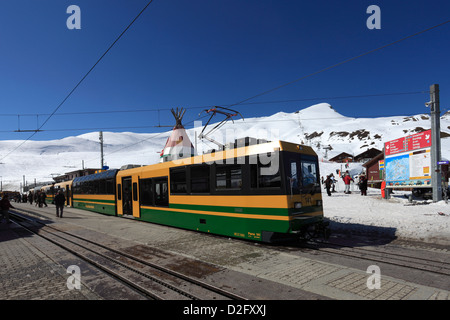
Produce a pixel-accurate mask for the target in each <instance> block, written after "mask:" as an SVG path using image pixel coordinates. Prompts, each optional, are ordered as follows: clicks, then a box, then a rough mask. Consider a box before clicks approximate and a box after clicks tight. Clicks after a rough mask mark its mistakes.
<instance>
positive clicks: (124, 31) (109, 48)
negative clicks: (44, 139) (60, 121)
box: [0, 0, 153, 161]
mask: <svg viewBox="0 0 450 320" xmlns="http://www.w3.org/2000/svg"><path fill="white" fill-rule="evenodd" d="M152 2H153V0H150V1H149V2H148V3H147V4H146V6H145V7H144V8H143V9H142V10H141V11H140V12H139V13H138V15H137V16H136V17H135V18H134V19H133V21H131V22H130V24H129V25H128V26H127V27H126V28H125V29H124V30H123V31H122V33H121V34H120V35H119V36H118V37H117V38H116V40H114V42H113V43H112V44H111V45H110V46H109V47H108V49H106V51H105V52H104V53H103V54H102V55H101V57H100V58H98V60H97V61H96V62H95V63H94V65H93V66H92V67H91V68H90V69H89V71H88V72H87V73H86V74H85V75H84V76H83V77H82V78H81V80H80V81H78V83H77V84H76V85H75V87H73V89H72V90H71V91H70V92H69V93H68V94H67V95H66V97H65V98H64V99H63V100H62V101H61V102H60V103H59V105H58V106H57V107H56V108H55V110H53V112H52V113H51V114H50V115H49V116H48V118H47V119H46V120H45V121H44V122H43V123H42V125H41V126H40V127H39V128H38V129H37V130H36V131H34V132H33V133H32V134H31V135H30V136H29V137H28V138H27V139H26V140H24V141H23V142H22V143H21V144H20V145H18V146H17V147H16V148H14V149H13V150H12V151H10V152H9V153H8V154H6V155H5V156H4V157H3V158H1V159H0V161H1V160H3V159H5V158H6V157H8V156H9V155H10V154H11V153H13V152H14V151H16V150H17V149H19V148H20V147H21V146H22V145H23V144H24V143H25V142H27V141H28V140H30V139H31V138H32V137H33V136H34V135H35V134H36V133H37V132H39V131H41V129H42V128H43V127H44V126H45V124H46V123H47V122H48V121H49V120H50V119H51V118H52V117H53V115H54V114H55V113H56V112H57V111H58V110H59V108H61V107H62V105H63V104H64V103H65V102H66V101H67V99H69V97H70V96H71V95H72V94H73V93H74V92H75V90H76V89H77V88H78V87H79V86H80V84H81V83H82V82H83V81H84V80H85V79H86V78H87V77H88V76H89V74H90V73H91V72H92V70H94V69H95V67H96V66H97V65H98V64H99V63H100V61H101V60H102V59H103V57H105V56H106V55H107V54H108V52H109V51H110V50H111V49H112V48H113V47H114V45H115V44H116V43H117V42H118V41H119V40H120V38H122V36H123V35H124V34H125V33H126V32H127V31H128V29H130V27H131V26H132V25H133V24H134V22H135V21H136V20H137V19H138V18H139V17H140V16H141V15H142V13H143V12H144V11H145V10H146V9H147V7H148V6H149V5H150V4H151V3H152Z"/></svg>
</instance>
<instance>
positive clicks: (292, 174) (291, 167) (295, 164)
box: [285, 155, 302, 194]
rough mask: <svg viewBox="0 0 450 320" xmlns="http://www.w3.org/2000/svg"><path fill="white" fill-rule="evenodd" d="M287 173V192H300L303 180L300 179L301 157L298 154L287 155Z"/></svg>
mask: <svg viewBox="0 0 450 320" xmlns="http://www.w3.org/2000/svg"><path fill="white" fill-rule="evenodd" d="M285 168H286V169H285V174H286V180H287V188H288V190H287V193H288V194H299V193H300V188H301V183H302V181H301V180H299V178H300V174H301V167H300V159H299V156H298V155H294V156H293V157H287V159H286V166H285Z"/></svg>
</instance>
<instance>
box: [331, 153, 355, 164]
mask: <svg viewBox="0 0 450 320" xmlns="http://www.w3.org/2000/svg"><path fill="white" fill-rule="evenodd" d="M330 161H333V162H339V163H345V162H353V155H351V154H348V153H347V152H341V153H339V154H338V155H337V156H335V157H333V158H331V159H330Z"/></svg>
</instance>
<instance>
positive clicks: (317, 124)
mask: <svg viewBox="0 0 450 320" xmlns="http://www.w3.org/2000/svg"><path fill="white" fill-rule="evenodd" d="M214 125H215V124H211V125H210V126H211V128H212V127H213V126H214ZM430 126H431V123H430V116H429V115H428V114H419V115H414V116H394V117H379V118H352V117H347V116H343V115H341V114H340V113H339V112H338V111H337V110H335V109H334V108H333V107H332V106H331V105H330V104H328V103H320V104H316V105H312V106H310V107H307V108H304V109H301V110H298V111H295V112H291V113H285V112H277V113H274V114H273V115H271V116H268V117H258V118H246V119H245V120H242V119H240V120H235V121H234V123H233V122H230V121H229V122H227V123H226V124H225V125H224V126H223V127H222V128H221V131H219V132H218V133H217V134H216V136H214V139H215V140H217V141H220V142H221V143H223V144H226V143H228V142H231V141H234V139H238V138H242V137H245V136H250V137H256V138H262V139H267V140H277V139H279V140H284V141H289V142H292V143H301V144H305V145H309V146H311V147H312V148H313V149H314V150H315V151H316V152H317V154H318V155H319V157H320V158H321V159H324V160H326V159H330V158H332V157H333V156H335V155H337V154H338V153H341V152H347V153H349V154H353V155H354V156H356V155H358V154H360V153H362V152H364V151H366V150H367V149H370V148H377V149H379V150H382V149H383V145H384V142H387V141H389V140H393V139H396V138H400V137H403V136H407V135H411V134H414V133H417V132H421V131H424V130H427V129H429V128H430ZM201 130H202V127H201V126H198V127H195V128H187V129H186V131H187V134H188V136H189V138H190V139H191V141H192V142H193V143H195V140H196V139H195V136H198V134H199V133H200V131H201ZM170 133H171V130H170V131H166V132H162V133H133V132H103V138H104V155H105V160H106V163H107V165H108V166H109V167H110V168H120V167H121V166H122V165H126V164H129V163H133V164H142V165H148V164H153V163H157V162H158V161H159V154H160V152H161V150H162V149H163V148H164V145H165V142H166V140H167V138H168V136H169V135H170ZM441 136H442V139H441V150H442V157H443V158H444V159H449V158H450V112H447V113H445V114H444V115H442V116H441ZM21 142H22V141H21V140H9V141H0V154H1V155H5V154H8V153H9V152H10V150H12V149H13V148H14V147H15V146H16V145H18V144H19V143H21ZM212 147H214V145H213V144H212V143H209V142H207V141H204V142H198V145H197V153H201V152H205V151H206V150H208V149H211V148H212ZM2 161H3V163H2V164H0V166H1V167H0V168H1V169H2V173H1V176H2V183H3V190H6V189H9V190H18V189H19V187H20V183H22V181H23V176H25V179H26V184H27V185H29V184H33V183H34V181H35V180H36V181H37V182H40V181H51V179H52V176H55V175H58V174H64V173H66V172H70V171H75V170H78V169H81V168H82V166H85V167H91V168H99V167H100V146H99V141H98V132H89V133H84V134H81V135H78V136H69V137H65V138H62V139H58V140H50V141H27V142H26V143H25V145H24V146H22V147H21V148H19V149H17V150H15V151H14V152H13V153H12V154H10V155H9V156H8V157H6V158H5V159H4V160H2Z"/></svg>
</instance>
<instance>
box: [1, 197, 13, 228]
mask: <svg viewBox="0 0 450 320" xmlns="http://www.w3.org/2000/svg"><path fill="white" fill-rule="evenodd" d="M9 208H13V209H15V208H14V207H13V206H12V205H11V202H9V199H8V195H7V194H5V195H3V198H2V200H0V209H1V212H2V216H3V217H5V219H6V223H11V221H9Z"/></svg>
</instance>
